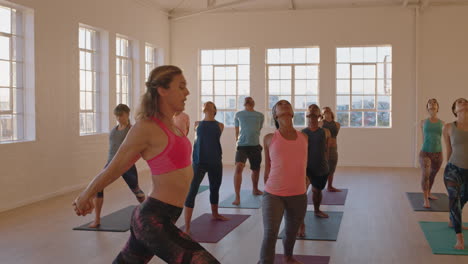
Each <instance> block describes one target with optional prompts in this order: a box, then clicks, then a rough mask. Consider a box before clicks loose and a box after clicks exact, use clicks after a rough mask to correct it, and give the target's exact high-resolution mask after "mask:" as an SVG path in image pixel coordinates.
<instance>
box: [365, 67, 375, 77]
mask: <svg viewBox="0 0 468 264" xmlns="http://www.w3.org/2000/svg"><path fill="white" fill-rule="evenodd" d="M363 68H364V78H365V79H375V78H376V77H375V70H376V69H375V68H376V66H375V65H364V67H363Z"/></svg>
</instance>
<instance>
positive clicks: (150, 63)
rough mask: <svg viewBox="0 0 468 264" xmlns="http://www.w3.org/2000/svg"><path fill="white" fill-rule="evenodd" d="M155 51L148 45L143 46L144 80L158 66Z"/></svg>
mask: <svg viewBox="0 0 468 264" xmlns="http://www.w3.org/2000/svg"><path fill="white" fill-rule="evenodd" d="M158 59H159V58H158V53H157V49H156V48H155V47H154V46H153V45H150V44H146V45H145V80H147V79H148V77H149V74H150V73H151V71H152V70H153V69H154V68H156V66H158Z"/></svg>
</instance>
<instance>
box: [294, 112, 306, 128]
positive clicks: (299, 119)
mask: <svg viewBox="0 0 468 264" xmlns="http://www.w3.org/2000/svg"><path fill="white" fill-rule="evenodd" d="M293 121H294V126H300V127H304V126H305V113H304V112H295V113H294V119H293Z"/></svg>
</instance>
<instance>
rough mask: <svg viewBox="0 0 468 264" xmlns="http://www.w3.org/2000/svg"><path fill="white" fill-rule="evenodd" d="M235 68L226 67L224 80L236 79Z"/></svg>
mask: <svg viewBox="0 0 468 264" xmlns="http://www.w3.org/2000/svg"><path fill="white" fill-rule="evenodd" d="M236 79H237V69H236V67H226V80H236Z"/></svg>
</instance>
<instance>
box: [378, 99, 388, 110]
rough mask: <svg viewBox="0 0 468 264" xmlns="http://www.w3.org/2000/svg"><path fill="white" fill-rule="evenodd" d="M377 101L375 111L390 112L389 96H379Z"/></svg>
mask: <svg viewBox="0 0 468 264" xmlns="http://www.w3.org/2000/svg"><path fill="white" fill-rule="evenodd" d="M377 100H378V103H377V110H390V96H379V97H377Z"/></svg>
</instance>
